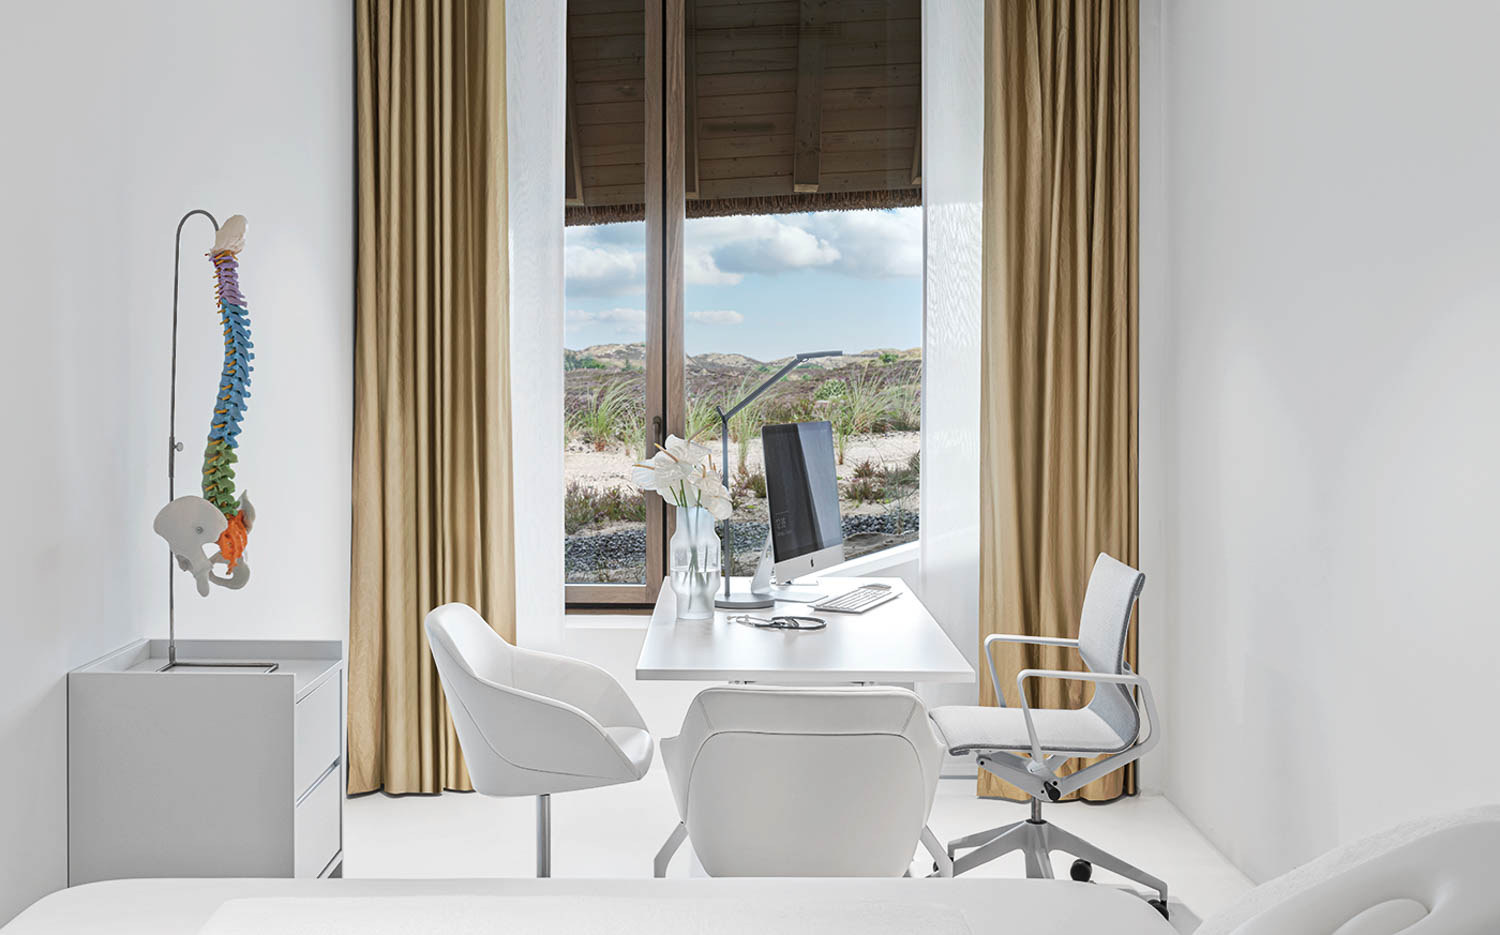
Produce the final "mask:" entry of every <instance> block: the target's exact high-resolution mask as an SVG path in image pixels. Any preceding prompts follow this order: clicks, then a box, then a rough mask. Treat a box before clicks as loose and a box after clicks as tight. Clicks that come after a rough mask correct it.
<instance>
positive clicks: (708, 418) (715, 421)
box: [687, 396, 719, 444]
mask: <svg viewBox="0 0 1500 935" xmlns="http://www.w3.org/2000/svg"><path fill="white" fill-rule="evenodd" d="M687 437H688V438H690V439H692V440H693V441H696V442H700V443H702V444H707V443H708V442H709V440H711V439H717V438H718V437H719V414H718V412H716V411H715V410H714V400H713V398H712V397H709V396H689V397H688V401H687Z"/></svg>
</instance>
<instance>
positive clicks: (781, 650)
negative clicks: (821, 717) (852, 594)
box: [635, 577, 974, 685]
mask: <svg viewBox="0 0 1500 935" xmlns="http://www.w3.org/2000/svg"><path fill="white" fill-rule="evenodd" d="M872 583H881V584H889V585H890V586H891V587H892V588H894V589H895V590H897V591H898V592H899V593H900V596H899V597H897V598H896V599H895V600H892V601H887V602H886V603H884V604H881V605H880V606H878V607H873V608H871V609H870V610H867V611H865V612H864V613H862V614H839V613H831V612H827V611H815V610H812V609H811V607H810V605H808V604H805V603H797V602H792V601H777V602H776V606H775V607H772V608H766V609H762V610H749V611H729V610H716V611H715V612H714V616H713V619H711V620H678V619H677V599H676V595H674V594H673V593H672V588H671V586H670V584H669V583H664V584H663V585H662V589H661V594H660V596H659V597H658V598H657V600H656V609H655V611H654V612H653V613H652V615H651V623H650V625H649V626H648V627H647V629H646V640H645V643H644V644H643V645H642V646H641V655H640V659H639V660H637V662H636V669H635V675H636V678H638V679H660V680H666V679H677V680H687V681H721V682H780V683H800V684H823V685H826V684H831V683H838V682H902V683H906V682H967V681H972V680H973V678H974V669H973V667H972V666H970V665H969V662H968V660H966V659H965V658H964V656H963V653H961V652H959V651H958V647H956V646H954V645H953V641H952V640H950V639H948V635H947V634H946V633H944V632H943V629H942V627H940V626H938V623H937V621H936V620H934V619H933V617H932V615H931V614H930V613H928V612H927V608H926V607H924V606H922V602H921V601H919V600H917V597H916V595H915V594H913V593H912V592H911V589H910V588H908V587H907V586H906V584H905V582H903V581H902V580H901V579H900V578H831V577H821V578H819V579H818V580H817V581H816V582H815V583H809V584H806V585H802V586H799V587H798V588H797V589H796V590H797V591H802V592H816V593H820V594H826V595H828V596H829V597H833V596H836V595H839V594H843V593H845V592H847V591H852V590H854V589H855V588H857V587H859V586H860V585H865V584H872ZM742 613H745V614H750V615H753V616H758V617H770V616H773V615H776V614H802V615H812V616H817V617H822V618H823V619H824V620H827V621H828V627H827V628H826V629H823V630H809V631H796V630H770V629H757V628H756V627H753V626H750V625H748V624H743V623H734V622H732V621H731V619H730V618H731V617H734V616H738V615H740V614H742Z"/></svg>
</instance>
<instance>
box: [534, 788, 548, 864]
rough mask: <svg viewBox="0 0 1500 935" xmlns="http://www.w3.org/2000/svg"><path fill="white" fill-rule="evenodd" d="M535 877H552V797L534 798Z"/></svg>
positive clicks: (540, 796)
mask: <svg viewBox="0 0 1500 935" xmlns="http://www.w3.org/2000/svg"><path fill="white" fill-rule="evenodd" d="M536 875H537V877H538V878H541V877H550V876H552V796H550V795H539V796H537V797H536Z"/></svg>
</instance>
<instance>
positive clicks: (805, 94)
mask: <svg viewBox="0 0 1500 935" xmlns="http://www.w3.org/2000/svg"><path fill="white" fill-rule="evenodd" d="M825 2H826V0H802V4H801V9H800V11H799V13H798V26H799V27H800V28H799V29H798V32H797V116H796V122H795V127H796V130H795V134H794V136H795V140H796V143H795V149H794V150H793V152H792V191H794V192H815V191H817V190H818V181H819V178H820V177H821V175H822V161H823V159H822V157H823V142H822V137H823V32H822V30H821V29H820V28H819V27H821V26H822V24H823V5H824V3H825Z"/></svg>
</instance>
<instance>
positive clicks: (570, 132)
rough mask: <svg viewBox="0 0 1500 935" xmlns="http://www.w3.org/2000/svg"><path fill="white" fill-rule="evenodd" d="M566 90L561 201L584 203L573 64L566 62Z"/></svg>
mask: <svg viewBox="0 0 1500 935" xmlns="http://www.w3.org/2000/svg"><path fill="white" fill-rule="evenodd" d="M567 70H568V73H567V76H566V78H567V90H566V92H565V93H566V97H567V100H566V109H567V114H566V118H565V119H566V120H567V126H566V128H565V134H564V135H565V136H566V137H567V139H566V140H564V145H565V146H566V147H567V152H566V153H565V154H564V158H563V163H564V169H563V175H564V178H563V203H564V204H568V205H581V204H584V199H583V162H582V159H581V158H580V156H579V153H578V116H577V107H576V105H575V104H574V103H573V64H572V62H569V63H568V69H567Z"/></svg>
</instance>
